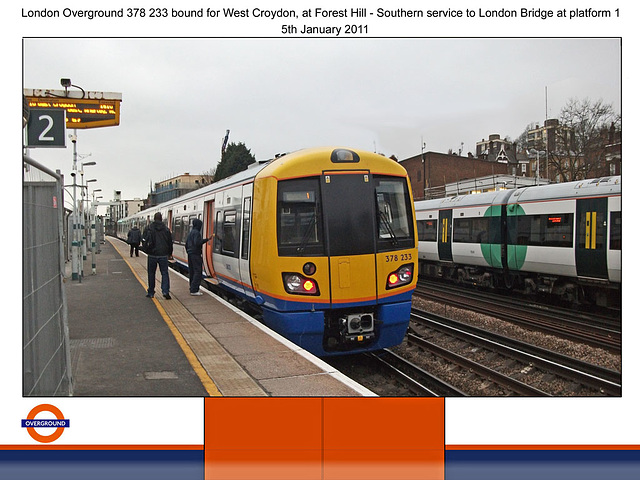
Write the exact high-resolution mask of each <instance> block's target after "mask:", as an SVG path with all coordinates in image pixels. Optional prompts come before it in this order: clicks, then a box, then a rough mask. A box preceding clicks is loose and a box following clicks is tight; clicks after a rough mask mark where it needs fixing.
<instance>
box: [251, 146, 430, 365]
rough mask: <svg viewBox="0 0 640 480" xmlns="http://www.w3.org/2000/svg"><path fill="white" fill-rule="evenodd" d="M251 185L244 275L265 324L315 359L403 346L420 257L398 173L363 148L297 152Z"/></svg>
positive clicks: (402, 174)
mask: <svg viewBox="0 0 640 480" xmlns="http://www.w3.org/2000/svg"><path fill="white" fill-rule="evenodd" d="M253 187H254V188H253V197H254V209H253V222H252V230H251V256H250V275H251V283H252V286H253V291H254V292H255V295H256V296H255V301H256V302H257V303H258V304H259V305H260V306H261V307H262V311H263V319H264V322H265V323H266V324H267V325H268V326H270V327H271V328H272V329H274V330H276V331H277V332H279V333H281V334H282V335H284V336H285V337H287V338H289V339H290V340H292V341H293V342H294V343H296V344H298V345H300V346H302V347H303V348H305V349H306V350H309V351H310V352H312V353H314V354H316V355H320V356H326V355H335V354H344V353H346V352H352V353H356V352H362V351H366V350H377V349H380V348H385V347H389V346H393V345H397V344H399V343H401V342H402V340H403V338H404V335H405V333H406V330H407V327H408V324H409V316H410V310H411V295H412V292H413V290H414V288H415V285H416V280H417V278H416V277H417V267H416V262H417V258H418V255H417V241H416V226H415V214H414V210H413V199H412V197H411V188H410V187H409V179H408V177H407V173H406V171H405V169H404V168H403V167H402V166H401V165H399V164H398V163H397V162H394V161H393V160H390V159H388V158H385V157H383V156H381V155H378V154H374V153H369V152H363V151H354V150H349V149H345V148H338V149H331V148H327V149H313V150H303V151H300V152H296V153H292V154H288V155H285V156H282V157H279V158H277V159H275V160H274V161H273V162H271V163H270V164H269V165H268V166H266V167H265V168H264V169H262V170H261V171H260V172H259V173H258V174H257V175H256V176H255V178H254V185H253ZM274 219H275V221H274Z"/></svg>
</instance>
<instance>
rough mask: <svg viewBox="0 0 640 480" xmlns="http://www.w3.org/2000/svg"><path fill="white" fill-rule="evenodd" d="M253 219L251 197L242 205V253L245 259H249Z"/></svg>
mask: <svg viewBox="0 0 640 480" xmlns="http://www.w3.org/2000/svg"><path fill="white" fill-rule="evenodd" d="M250 221H251V197H247V198H245V199H244V205H243V207H242V251H241V253H240V255H241V257H242V259H243V260H248V259H249V233H250Z"/></svg>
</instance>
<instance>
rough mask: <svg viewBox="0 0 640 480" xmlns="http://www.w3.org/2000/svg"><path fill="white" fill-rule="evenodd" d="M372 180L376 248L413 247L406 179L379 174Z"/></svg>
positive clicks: (411, 221)
mask: <svg viewBox="0 0 640 480" xmlns="http://www.w3.org/2000/svg"><path fill="white" fill-rule="evenodd" d="M374 180H375V195H376V217H377V222H378V250H379V251H384V250H389V249H396V248H410V247H413V245H414V232H413V220H412V218H413V217H412V209H411V200H410V197H409V190H408V188H407V182H406V180H405V179H404V178H398V177H381V176H376V177H374Z"/></svg>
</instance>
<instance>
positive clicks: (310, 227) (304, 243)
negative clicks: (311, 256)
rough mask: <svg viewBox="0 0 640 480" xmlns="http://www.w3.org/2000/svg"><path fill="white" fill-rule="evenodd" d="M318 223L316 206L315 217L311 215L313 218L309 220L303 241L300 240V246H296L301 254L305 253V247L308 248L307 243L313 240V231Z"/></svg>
mask: <svg viewBox="0 0 640 480" xmlns="http://www.w3.org/2000/svg"><path fill="white" fill-rule="evenodd" d="M317 223H318V208H317V206H316V208H314V209H313V217H311V220H310V221H309V225H307V229H306V230H305V232H304V235H303V237H302V241H301V242H300V246H299V247H298V248H296V252H298V253H300V254H302V253H304V249H305V248H307V245H308V244H309V240H311V234H312V233H313V230H314V227H315V226H316V225H317Z"/></svg>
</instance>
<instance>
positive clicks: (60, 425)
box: [22, 403, 70, 443]
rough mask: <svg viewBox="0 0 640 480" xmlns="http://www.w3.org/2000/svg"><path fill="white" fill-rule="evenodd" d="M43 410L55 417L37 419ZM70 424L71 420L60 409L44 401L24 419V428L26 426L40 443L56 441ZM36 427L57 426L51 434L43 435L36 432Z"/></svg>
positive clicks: (32, 436)
mask: <svg viewBox="0 0 640 480" xmlns="http://www.w3.org/2000/svg"><path fill="white" fill-rule="evenodd" d="M41 412H49V413H52V414H53V416H54V417H55V418H51V419H42V418H38V419H36V415H38V414H39V413H41ZM69 426H70V425H69V420H68V419H65V418H64V415H62V412H61V411H60V409H59V408H58V407H55V406H53V405H49V404H48V403H43V404H42V405H38V406H37V407H35V408H33V409H32V410H31V411H30V412H29V414H28V415H27V418H26V419H24V420H22V428H26V429H27V432H28V433H29V435H31V438H33V439H34V440H36V441H38V442H40V443H51V442H55V441H56V440H57V439H59V438H60V436H61V435H62V434H63V432H64V429H65V428H68V427H69ZM36 428H55V430H54V431H53V433H52V434H50V435H42V434H40V433H38V432H36Z"/></svg>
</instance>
